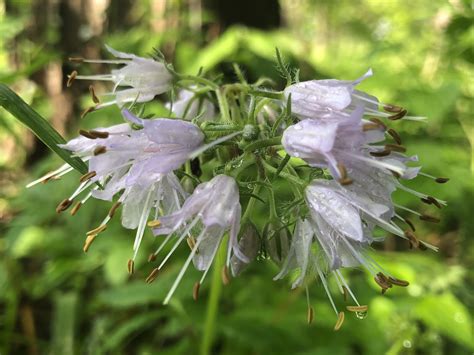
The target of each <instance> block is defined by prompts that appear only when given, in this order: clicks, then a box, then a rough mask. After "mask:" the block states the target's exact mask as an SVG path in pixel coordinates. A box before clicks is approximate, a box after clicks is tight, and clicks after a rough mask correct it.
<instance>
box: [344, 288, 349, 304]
mask: <svg viewBox="0 0 474 355" xmlns="http://www.w3.org/2000/svg"><path fill="white" fill-rule="evenodd" d="M342 295H343V296H344V302H347V299H348V298H349V292H348V291H347V287H346V286H342Z"/></svg>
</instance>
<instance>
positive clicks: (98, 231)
mask: <svg viewBox="0 0 474 355" xmlns="http://www.w3.org/2000/svg"><path fill="white" fill-rule="evenodd" d="M106 229H107V225H106V224H103V225H101V226H98V227H97V228H94V229H91V230H90V231H89V232H87V233H86V235H92V234H99V233H100V232H103V231H104V230H106Z"/></svg>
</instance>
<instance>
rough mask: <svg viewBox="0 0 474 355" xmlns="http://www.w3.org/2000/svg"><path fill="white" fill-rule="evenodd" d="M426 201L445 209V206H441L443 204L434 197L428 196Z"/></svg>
mask: <svg viewBox="0 0 474 355" xmlns="http://www.w3.org/2000/svg"><path fill="white" fill-rule="evenodd" d="M426 199H427V200H429V201H431V203H432V204H433V205H435V206H436V207H438V208H443V206H441V203H439V202H438V200H437V199H435V198H434V197H433V196H428V197H427V198H426Z"/></svg>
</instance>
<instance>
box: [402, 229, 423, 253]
mask: <svg viewBox="0 0 474 355" xmlns="http://www.w3.org/2000/svg"><path fill="white" fill-rule="evenodd" d="M404 234H405V237H406V238H407V239H408V242H409V243H410V249H412V248H418V247H419V246H420V242H419V240H418V238H417V237H416V235H415V233H413V232H412V231H410V230H406V231H405V232H404Z"/></svg>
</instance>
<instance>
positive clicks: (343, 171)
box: [337, 163, 347, 180]
mask: <svg viewBox="0 0 474 355" xmlns="http://www.w3.org/2000/svg"><path fill="white" fill-rule="evenodd" d="M337 169H338V170H339V175H340V176H341V180H344V179H347V170H346V167H345V166H344V164H342V163H338V164H337Z"/></svg>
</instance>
